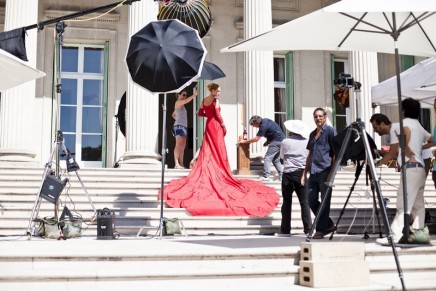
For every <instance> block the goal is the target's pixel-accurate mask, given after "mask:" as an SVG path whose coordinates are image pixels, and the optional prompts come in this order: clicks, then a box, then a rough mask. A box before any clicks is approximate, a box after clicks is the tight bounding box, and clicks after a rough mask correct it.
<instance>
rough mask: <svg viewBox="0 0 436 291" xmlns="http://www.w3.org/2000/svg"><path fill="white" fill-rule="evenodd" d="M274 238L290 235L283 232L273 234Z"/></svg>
mask: <svg viewBox="0 0 436 291" xmlns="http://www.w3.org/2000/svg"><path fill="white" fill-rule="evenodd" d="M274 236H275V237H291V234H290V233H283V232H281V231H280V232H276V233H275V234H274Z"/></svg>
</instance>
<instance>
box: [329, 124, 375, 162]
mask: <svg viewBox="0 0 436 291" xmlns="http://www.w3.org/2000/svg"><path fill="white" fill-rule="evenodd" d="M348 130H350V131H351V136H350V139H349V141H348V144H347V145H346V144H344V139H345V136H346V135H347V132H348ZM365 133H366V136H367V138H368V142H369V147H370V151H371V154H372V157H373V158H375V157H376V155H377V145H376V144H375V142H374V140H373V139H372V137H371V136H370V135H369V134H368V133H367V132H365ZM342 146H344V147H345V153H344V156H343V157H342V161H340V163H341V165H346V163H347V161H348V160H352V161H364V160H365V159H366V154H365V146H364V144H363V138H362V137H361V136H360V134H359V131H358V130H357V129H354V128H352V126H349V127H347V128H346V129H344V130H343V131H342V132H341V133H339V134H338V135H336V136H335V137H334V138H333V151H334V152H335V156H336V157H338V155H339V152H340V150H341V147H342Z"/></svg>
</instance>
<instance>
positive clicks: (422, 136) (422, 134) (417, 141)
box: [389, 118, 431, 166]
mask: <svg viewBox="0 0 436 291" xmlns="http://www.w3.org/2000/svg"><path fill="white" fill-rule="evenodd" d="M403 127H404V128H406V127H407V128H409V130H410V132H411V136H410V140H409V144H408V146H409V148H410V150H411V151H412V152H413V153H414V154H415V160H416V161H417V162H419V163H420V164H421V165H423V166H424V159H423V158H422V144H423V143H426V142H427V141H428V139H429V138H430V137H431V134H430V133H429V132H427V131H426V130H425V129H424V128H423V127H422V125H421V124H420V123H419V121H418V120H417V119H413V118H405V119H404V120H403ZM389 134H390V140H391V144H397V143H399V139H398V136H399V134H400V125H399V123H393V124H392V126H391V131H390V133H389ZM400 157H401V148H398V163H399V164H400V165H401V158H400ZM408 160H409V158H408V157H406V162H407V161H408Z"/></svg>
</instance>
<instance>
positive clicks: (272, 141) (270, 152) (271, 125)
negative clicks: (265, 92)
mask: <svg viewBox="0 0 436 291" xmlns="http://www.w3.org/2000/svg"><path fill="white" fill-rule="evenodd" d="M249 123H250V125H251V126H253V127H256V128H259V131H258V132H257V134H256V136H255V137H253V138H251V139H247V140H241V141H240V143H253V142H257V141H258V140H259V139H260V138H261V137H265V138H266V142H265V143H264V146H268V149H267V151H266V154H265V158H264V162H263V174H262V176H261V177H260V180H261V181H269V180H270V179H269V175H270V174H271V172H270V169H271V163H273V164H274V167H275V168H276V170H277V172H278V173H279V176H278V179H279V180H281V179H282V173H283V165H282V163H281V162H280V145H281V143H282V141H283V140H284V139H285V134H284V133H283V130H282V129H281V128H280V126H279V125H278V124H277V123H276V122H275V121H273V120H271V119H268V118H262V117H260V116H257V115H254V116H252V117H251V118H250V122H249Z"/></svg>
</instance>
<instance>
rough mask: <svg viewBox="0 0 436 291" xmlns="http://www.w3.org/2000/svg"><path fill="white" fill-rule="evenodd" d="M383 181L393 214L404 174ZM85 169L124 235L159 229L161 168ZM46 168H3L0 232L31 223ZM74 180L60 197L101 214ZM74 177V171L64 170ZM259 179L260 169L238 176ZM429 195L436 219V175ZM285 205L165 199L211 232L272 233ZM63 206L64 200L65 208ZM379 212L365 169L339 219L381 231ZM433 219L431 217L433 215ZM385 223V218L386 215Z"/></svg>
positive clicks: (345, 174) (297, 223)
mask: <svg viewBox="0 0 436 291" xmlns="http://www.w3.org/2000/svg"><path fill="white" fill-rule="evenodd" d="M381 171H382V172H381V180H380V185H381V188H382V194H383V196H384V197H385V198H388V199H389V200H390V202H389V203H388V216H389V218H392V217H393V215H394V213H395V209H394V208H395V202H396V198H395V196H396V191H397V188H398V182H399V179H400V176H399V174H398V173H397V172H395V171H393V170H392V169H388V168H383V169H382V170H381ZM77 173H78V174H79V175H80V178H81V180H82V182H83V183H84V186H85V187H86V190H87V192H88V193H89V195H90V198H91V200H92V201H93V203H94V205H95V207H96V208H97V209H103V208H105V207H107V208H109V209H111V210H113V211H114V212H115V214H116V230H117V232H119V233H120V234H121V235H126V236H131V235H134V234H136V233H137V232H138V230H139V228H141V227H143V226H145V229H144V230H143V232H142V234H143V235H147V234H149V235H153V234H154V233H155V232H156V231H157V227H158V225H159V217H160V201H159V200H158V192H159V190H160V187H161V172H160V170H159V169H155V170H153V169H142V170H140V169H134V170H126V169H112V168H107V169H81V170H79V171H78V172H77ZM188 173H189V170H173V169H169V170H167V171H166V173H165V183H167V182H169V181H170V180H171V179H175V178H180V177H183V176H185V175H187V174H188ZM42 174H43V169H41V168H0V234H1V235H21V234H24V233H25V232H26V228H27V224H28V221H29V218H30V216H31V211H32V208H33V205H34V202H35V199H36V193H37V192H38V190H39V187H40V185H41V180H42ZM70 175H71V176H70V177H69V184H68V185H67V186H66V187H65V189H64V191H63V193H62V195H61V197H60V200H61V201H62V205H66V206H67V207H68V208H69V209H70V210H72V211H75V212H76V213H78V214H80V215H81V216H82V217H84V218H86V219H89V218H91V217H93V216H94V215H95V212H94V211H93V209H92V207H91V204H90V203H89V201H88V197H87V195H86V192H85V189H83V187H82V186H81V184H80V183H79V179H78V177H77V176H76V174H75V172H72V173H70ZM354 175H355V174H354V169H353V168H348V169H342V170H341V171H338V173H337V175H336V177H335V181H334V184H335V186H334V187H333V191H332V203H331V216H332V219H333V221H334V222H336V221H337V218H338V216H339V215H340V213H341V210H342V209H343V207H344V204H345V202H346V200H347V197H348V196H349V193H350V187H351V185H352V183H353V181H354ZM62 177H63V178H64V177H68V174H65V175H63V176H62ZM238 177H240V178H253V179H256V178H257V177H258V176H257V175H252V176H238ZM267 184H268V185H269V186H271V187H274V188H275V189H276V190H277V192H278V193H279V195H280V194H281V193H280V192H281V185H280V182H278V181H272V182H267ZM425 199H426V202H427V205H428V209H429V210H430V211H429V214H431V215H430V218H431V219H433V221H431V222H432V223H435V222H436V221H434V220H435V219H434V217H436V214H435V215H433V207H434V205H435V203H436V191H435V189H434V186H433V181H432V180H431V175H430V176H429V178H428V179H427V186H426V192H425ZM293 204H294V205H293V215H292V227H293V232H297V233H299V232H302V223H301V219H300V210H299V204H298V199H297V198H296V197H295V198H294V200H293ZM280 207H281V203H279V205H278V206H277V208H276V209H275V210H274V211H273V212H272V213H271V214H270V215H268V216H267V217H207V216H202V217H198V216H196V217H192V216H190V215H189V214H188V213H187V212H186V211H185V210H184V209H179V208H169V207H166V205H164V216H165V217H169V218H172V217H178V218H179V219H182V220H183V223H184V226H185V227H186V230H187V233H188V234H192V235H205V234H271V233H274V232H276V231H277V230H278V228H279V226H280V218H281V214H280ZM60 209H61V210H62V206H61V208H60ZM53 215H54V206H53V204H51V203H49V202H47V201H46V200H42V203H41V209H40V211H39V213H38V217H40V218H43V217H45V216H53ZM372 218H373V196H372V194H371V191H370V187H369V186H367V185H366V179H365V174H364V173H362V174H361V176H360V178H359V180H358V182H357V184H356V186H355V189H354V191H353V193H352V194H351V195H350V199H349V201H348V204H347V206H346V208H345V209H344V213H343V216H342V218H341V220H340V223H339V225H338V231H339V232H348V233H363V232H364V231H365V230H366V231H368V232H373V231H374V229H375V230H376V231H378V224H377V220H374V219H372ZM429 222H430V221H429ZM381 223H383V221H382V220H381ZM83 234H84V235H89V236H93V235H95V234H96V228H95V223H94V224H90V225H88V226H87V229H86V230H85V231H84V233H83Z"/></svg>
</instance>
